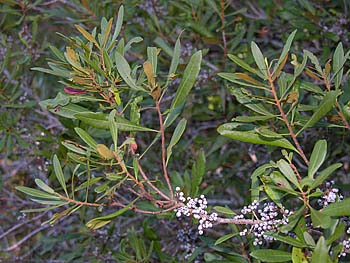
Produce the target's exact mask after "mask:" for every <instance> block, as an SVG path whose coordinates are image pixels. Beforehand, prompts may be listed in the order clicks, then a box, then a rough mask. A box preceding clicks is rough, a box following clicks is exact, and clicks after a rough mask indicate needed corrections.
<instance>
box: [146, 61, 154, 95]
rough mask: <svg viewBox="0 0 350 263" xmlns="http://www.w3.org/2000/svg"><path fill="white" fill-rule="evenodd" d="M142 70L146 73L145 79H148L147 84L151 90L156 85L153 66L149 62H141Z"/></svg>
mask: <svg viewBox="0 0 350 263" xmlns="http://www.w3.org/2000/svg"><path fill="white" fill-rule="evenodd" d="M143 71H144V72H145V74H146V77H147V80H148V85H149V86H150V89H151V90H153V89H154V88H155V86H156V81H155V78H154V72H153V67H152V64H151V62H149V61H146V62H145V63H143Z"/></svg>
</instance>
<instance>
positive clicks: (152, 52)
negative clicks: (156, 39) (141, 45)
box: [147, 47, 158, 76]
mask: <svg viewBox="0 0 350 263" xmlns="http://www.w3.org/2000/svg"><path fill="white" fill-rule="evenodd" d="M157 53H158V50H157V48H156V47H147V60H148V61H149V62H151V65H152V67H153V73H154V75H155V76H156V75H157Z"/></svg>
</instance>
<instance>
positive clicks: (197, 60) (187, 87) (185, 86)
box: [165, 51, 202, 126]
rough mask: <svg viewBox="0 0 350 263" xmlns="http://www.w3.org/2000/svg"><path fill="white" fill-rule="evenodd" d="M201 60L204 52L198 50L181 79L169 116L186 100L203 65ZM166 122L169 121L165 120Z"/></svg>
mask: <svg viewBox="0 0 350 263" xmlns="http://www.w3.org/2000/svg"><path fill="white" fill-rule="evenodd" d="M201 62H202V52H201V51H197V52H196V53H194V54H193V55H192V56H191V59H190V61H189V62H188V64H187V66H186V68H185V72H184V74H183V77H182V79H181V82H180V85H179V87H178V89H177V91H176V95H175V98H174V99H173V101H172V103H171V106H170V110H169V114H168V116H169V115H170V114H171V112H172V111H174V110H175V109H176V108H177V107H179V106H181V105H183V104H184V102H185V101H186V99H187V97H188V94H189V93H190V91H191V89H192V87H193V85H194V83H195V82H196V79H197V76H198V73H199V70H200V67H201ZM168 116H167V119H168ZM165 122H167V121H166V120H165ZM169 125H170V124H169V123H167V126H169Z"/></svg>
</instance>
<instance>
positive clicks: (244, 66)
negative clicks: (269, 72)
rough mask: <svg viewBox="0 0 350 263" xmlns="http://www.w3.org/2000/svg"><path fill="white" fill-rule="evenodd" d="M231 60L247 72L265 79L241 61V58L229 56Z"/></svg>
mask: <svg viewBox="0 0 350 263" xmlns="http://www.w3.org/2000/svg"><path fill="white" fill-rule="evenodd" d="M227 56H228V58H229V59H231V60H232V61H233V62H234V63H236V64H237V65H238V66H240V67H242V68H244V69H245V70H247V71H249V72H251V73H253V74H254V75H258V76H259V77H261V78H264V76H263V75H262V74H261V73H260V72H259V71H258V70H256V69H255V68H252V67H251V66H249V65H248V64H247V63H246V62H245V61H244V60H242V59H240V58H239V57H237V56H235V55H231V54H228V55H227Z"/></svg>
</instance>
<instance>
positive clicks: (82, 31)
mask: <svg viewBox="0 0 350 263" xmlns="http://www.w3.org/2000/svg"><path fill="white" fill-rule="evenodd" d="M75 28H76V29H78V31H79V32H80V33H81V34H82V35H83V36H84V37H85V38H86V39H87V40H89V41H90V42H92V43H94V44H95V46H96V47H97V48H98V49H100V45H99V44H98V43H97V41H96V39H95V38H94V37H93V36H92V35H91V34H90V33H89V32H87V31H86V30H85V29H84V28H82V27H81V26H79V25H75Z"/></svg>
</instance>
